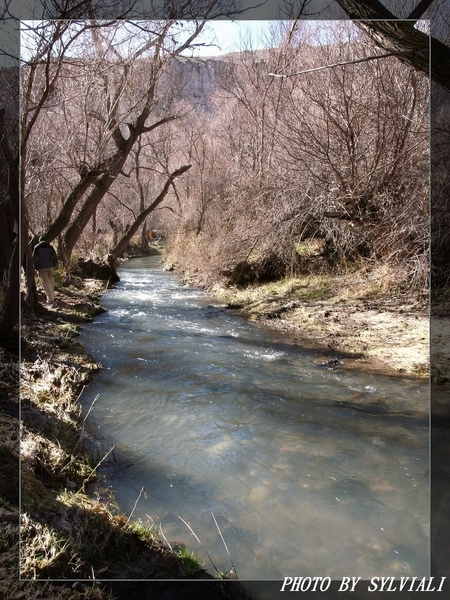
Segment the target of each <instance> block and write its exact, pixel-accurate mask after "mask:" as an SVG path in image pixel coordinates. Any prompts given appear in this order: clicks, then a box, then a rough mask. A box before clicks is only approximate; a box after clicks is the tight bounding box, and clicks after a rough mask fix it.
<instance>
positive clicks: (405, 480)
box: [81, 257, 429, 579]
mask: <svg viewBox="0 0 450 600" xmlns="http://www.w3.org/2000/svg"><path fill="white" fill-rule="evenodd" d="M119 275H120V278H121V281H120V282H118V283H117V284H116V287H115V288H114V289H112V290H110V291H108V292H107V293H106V294H105V295H104V296H103V299H102V305H103V306H104V307H105V308H106V309H107V312H105V313H103V314H102V315H100V316H98V317H96V319H95V320H94V321H93V322H92V323H90V324H88V325H87V326H85V327H84V329H83V331H82V334H81V342H82V344H83V345H84V347H85V348H86V350H87V351H88V352H90V353H91V354H92V356H94V358H95V359H96V360H97V361H99V362H100V363H101V364H102V366H103V369H102V370H101V371H100V372H99V373H98V374H97V375H96V376H95V378H94V381H93V383H92V384H91V385H90V386H89V387H88V388H87V389H86V390H85V391H84V393H83V395H82V397H81V403H82V406H83V410H84V412H85V414H86V413H87V412H88V411H89V410H90V413H89V416H88V418H87V424H88V425H89V427H90V428H91V430H93V431H94V433H95V436H96V437H97V438H98V439H99V440H101V441H102V445H103V447H104V448H105V449H106V451H107V450H108V449H110V448H111V447H112V446H114V450H113V452H111V454H110V455H109V457H108V461H105V464H106V463H108V465H109V466H106V467H105V470H104V473H105V474H106V477H107V482H108V485H110V486H111V488H112V490H113V491H114V494H115V497H116V499H117V501H118V503H119V505H120V507H121V509H122V510H123V512H124V513H125V514H127V515H130V514H131V513H132V515H133V519H140V520H142V521H143V522H148V523H154V524H155V527H156V528H158V529H159V530H161V531H162V534H163V536H165V537H166V538H167V540H168V541H169V542H171V543H172V541H173V540H181V541H183V542H184V543H186V544H187V546H188V548H189V550H190V551H195V552H196V553H197V554H198V556H199V557H200V558H201V560H202V562H204V563H205V568H206V569H208V571H209V572H210V573H213V574H214V568H213V566H212V563H213V564H214V566H215V567H216V568H217V569H219V570H221V571H223V572H227V571H228V570H229V569H230V568H231V567H232V565H234V567H235V569H236V571H237V574H238V576H239V578H240V579H282V578H283V577H284V576H297V575H303V576H312V577H313V576H321V577H326V576H327V577H331V578H332V579H339V578H341V577H343V576H358V577H362V578H363V579H369V578H371V577H374V576H381V575H382V576H384V577H387V576H396V577H401V576H410V575H412V576H417V577H424V576H428V574H429V471H428V467H429V431H428V418H427V407H428V402H429V398H428V396H429V388H428V384H427V383H426V382H424V381H421V380H419V379H413V378H411V379H410V378H406V377H400V376H398V377H390V376H387V375H385V376H383V375H379V374H375V373H370V372H367V373H366V372H364V371H363V370H361V369H358V370H356V369H352V368H351V367H346V365H345V360H342V361H341V362H342V364H341V365H338V366H337V368H334V369H331V368H328V367H327V366H326V365H323V364H321V361H323V360H325V361H326V360H327V359H323V356H324V355H323V351H321V350H320V349H319V348H318V349H317V352H315V351H313V350H311V348H308V349H306V348H303V347H302V345H301V342H299V341H298V340H295V339H294V338H293V337H292V336H290V335H288V334H286V333H283V332H276V331H272V330H269V329H267V328H266V327H264V326H262V325H257V324H255V323H251V322H249V321H248V320H246V319H244V318H242V317H240V316H239V315H238V314H236V313H235V312H233V311H231V310H229V309H227V308H226V307H224V305H223V304H221V303H220V302H219V301H218V300H216V299H214V298H212V297H211V296H209V295H208V294H207V293H205V292H204V291H202V290H199V289H196V288H193V287H189V286H184V285H182V284H181V283H180V281H179V279H178V278H177V276H176V275H174V274H173V273H169V272H165V271H164V270H163V269H162V267H161V264H160V259H159V257H143V258H134V259H131V260H128V261H126V262H125V263H124V264H123V266H122V268H121V269H120V270H119ZM329 358H330V356H328V359H329ZM112 458H113V459H112ZM110 459H111V460H110ZM143 488H145V494H144V492H143ZM187 524H189V527H190V528H188V526H187ZM192 532H194V533H195V536H194V534H193V533H192ZM198 540H199V541H200V543H199V541H198Z"/></svg>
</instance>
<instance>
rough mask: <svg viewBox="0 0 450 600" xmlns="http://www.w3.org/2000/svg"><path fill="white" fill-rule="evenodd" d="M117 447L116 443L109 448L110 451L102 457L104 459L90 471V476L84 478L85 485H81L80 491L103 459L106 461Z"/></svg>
mask: <svg viewBox="0 0 450 600" xmlns="http://www.w3.org/2000/svg"><path fill="white" fill-rule="evenodd" d="M115 447H116V446H115V445H114V446H113V447H112V448H111V449H110V450H109V451H108V452H107V453H106V454H105V456H104V457H103V458H102V460H101V461H100V462H99V463H97V465H96V466H95V467H94V468H93V469H92V471H91V472H90V473H89V476H88V477H85V479H84V480H83V485H82V486H81V488H80V490H79V491H81V490H82V489H83V486H84V484H85V482H86V481H87V480H88V479H89V477H91V476H92V475H93V474H94V473H95V471H96V470H97V469H98V468H99V466H100V465H101V464H102V462H103V461H104V460H105V459H106V458H108V456H109V455H110V454H111V452H112V451H113V450H114V448H115Z"/></svg>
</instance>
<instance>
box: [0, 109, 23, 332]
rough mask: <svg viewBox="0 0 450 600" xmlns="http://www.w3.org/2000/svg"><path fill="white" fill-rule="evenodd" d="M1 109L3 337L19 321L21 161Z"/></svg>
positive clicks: (0, 328)
mask: <svg viewBox="0 0 450 600" xmlns="http://www.w3.org/2000/svg"><path fill="white" fill-rule="evenodd" d="M4 114H5V111H4V110H3V109H2V110H0V150H1V153H2V155H3V156H2V158H3V161H2V163H3V164H1V165H0V194H1V195H0V231H1V232H2V235H1V236H0V276H1V278H2V280H3V281H2V283H3V285H2V288H3V289H2V298H1V301H0V335H6V334H8V333H10V332H11V331H12V330H13V329H14V327H15V326H16V325H17V324H18V322H19V293H20V286H19V161H18V159H17V158H16V159H15V158H14V157H13V156H12V152H11V150H10V147H9V144H8V137H7V132H6V128H5V122H4Z"/></svg>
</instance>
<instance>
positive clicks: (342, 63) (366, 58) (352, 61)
mask: <svg viewBox="0 0 450 600" xmlns="http://www.w3.org/2000/svg"><path fill="white" fill-rule="evenodd" d="M399 54H402V53H401V52H388V53H387V54H378V55H376V56H366V57H365V58H357V59H355V60H347V61H344V62H338V63H333V64H331V65H324V66H322V67H315V68H313V69H305V70H304V71H296V72H295V73H289V74H287V75H285V74H281V73H280V74H279V73H269V77H294V76H295V75H302V74H303V73H312V72H313V71H322V70H323V69H332V68H333V67H341V66H344V65H354V64H356V63H362V62H368V61H370V60H377V59H379V58H388V57H389V56H398V55H399Z"/></svg>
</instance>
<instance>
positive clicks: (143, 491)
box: [127, 486, 147, 524]
mask: <svg viewBox="0 0 450 600" xmlns="http://www.w3.org/2000/svg"><path fill="white" fill-rule="evenodd" d="M142 493H144V498H147V492H146V491H145V487H144V486H142V487H141V491H140V492H139V496H138V497H137V500H136V502H135V503H134V506H133V510H132V511H131V512H130V516H129V517H128V519H127V524H128V522H129V521H130V519H131V517H132V516H133V513H134V511H135V510H136V506H137V503H138V502H139V500H140V499H141V496H142Z"/></svg>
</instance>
